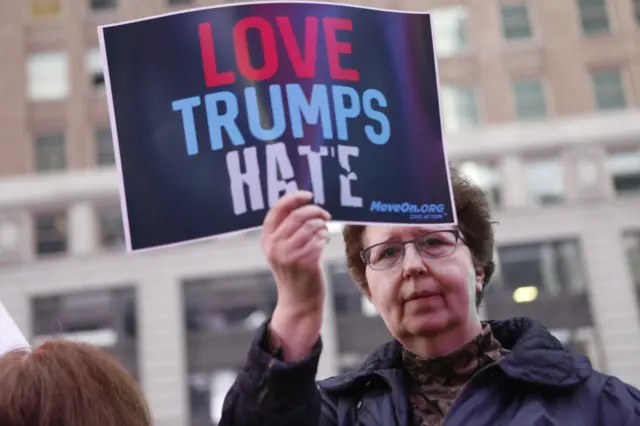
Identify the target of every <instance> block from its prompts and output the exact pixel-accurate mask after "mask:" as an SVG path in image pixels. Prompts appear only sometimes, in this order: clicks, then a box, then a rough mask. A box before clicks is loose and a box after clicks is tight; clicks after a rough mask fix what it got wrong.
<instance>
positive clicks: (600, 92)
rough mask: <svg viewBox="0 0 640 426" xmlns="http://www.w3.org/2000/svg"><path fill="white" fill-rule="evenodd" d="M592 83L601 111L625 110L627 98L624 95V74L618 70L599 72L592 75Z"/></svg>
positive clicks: (597, 105)
mask: <svg viewBox="0 0 640 426" xmlns="http://www.w3.org/2000/svg"><path fill="white" fill-rule="evenodd" d="M591 82H592V84H593V91H594V93H595V98H596V107H597V108H598V109H599V110H611V109H620V108H625V107H626V105H627V97H626V95H625V93H624V83H623V81H622V73H621V72H620V70H617V69H608V70H597V71H593V72H592V73H591Z"/></svg>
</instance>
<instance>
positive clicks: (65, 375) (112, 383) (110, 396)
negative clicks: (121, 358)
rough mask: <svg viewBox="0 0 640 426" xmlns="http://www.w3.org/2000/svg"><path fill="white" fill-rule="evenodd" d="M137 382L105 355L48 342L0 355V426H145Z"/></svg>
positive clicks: (147, 423) (70, 344)
mask: <svg viewBox="0 0 640 426" xmlns="http://www.w3.org/2000/svg"><path fill="white" fill-rule="evenodd" d="M151 424H152V420H151V414H150V412H149V408H148V406H147V402H146V400H145V398H144V396H143V394H142V392H141V391H140V389H139V387H138V385H137V384H136V383H135V381H134V380H133V379H132V378H131V376H130V375H129V374H128V373H127V371H126V370H125V369H124V368H123V367H121V366H120V364H118V362H117V361H116V360H115V359H113V358H112V357H111V356H110V355H108V354H107V353H105V352H103V351H102V350H100V349H98V348H95V347H92V346H90V345H87V344H84V343H77V342H71V341H67V340H51V341H48V342H46V343H43V344H42V345H40V346H38V347H36V348H34V349H33V351H29V350H25V349H19V350H14V351H11V352H8V353H6V354H4V355H3V356H1V357H0V425H2V426H87V425H91V426H151Z"/></svg>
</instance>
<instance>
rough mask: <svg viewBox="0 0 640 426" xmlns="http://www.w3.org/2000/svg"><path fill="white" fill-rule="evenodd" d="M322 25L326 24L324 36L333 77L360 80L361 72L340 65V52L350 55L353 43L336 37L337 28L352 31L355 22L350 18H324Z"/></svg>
mask: <svg viewBox="0 0 640 426" xmlns="http://www.w3.org/2000/svg"><path fill="white" fill-rule="evenodd" d="M322 25H323V26H324V37H325V40H326V42H327V55H328V59H329V71H330V72H331V77H332V78H335V79H336V80H346V81H359V80H360V73H359V72H358V71H357V70H353V69H344V68H341V67H340V54H341V53H342V54H345V55H350V54H351V44H350V43H345V42H339V41H338V40H337V39H336V31H337V30H348V31H351V30H352V29H353V23H352V22H351V20H350V19H342V18H323V19H322Z"/></svg>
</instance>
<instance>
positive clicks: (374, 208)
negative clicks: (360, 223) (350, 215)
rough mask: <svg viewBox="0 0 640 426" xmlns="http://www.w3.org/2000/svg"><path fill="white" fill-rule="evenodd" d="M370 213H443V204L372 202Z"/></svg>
mask: <svg viewBox="0 0 640 426" xmlns="http://www.w3.org/2000/svg"><path fill="white" fill-rule="evenodd" d="M369 211H370V212H375V213H444V204H422V205H418V204H411V203H384V202H382V201H372V202H371V205H370V206H369Z"/></svg>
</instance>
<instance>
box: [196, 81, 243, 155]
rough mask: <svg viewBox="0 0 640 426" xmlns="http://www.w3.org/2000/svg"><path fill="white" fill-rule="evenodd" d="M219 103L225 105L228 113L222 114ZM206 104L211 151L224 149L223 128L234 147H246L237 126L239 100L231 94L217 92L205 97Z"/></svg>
mask: <svg viewBox="0 0 640 426" xmlns="http://www.w3.org/2000/svg"><path fill="white" fill-rule="evenodd" d="M218 102H224V103H225V109H226V113H224V114H222V115H221V114H220V110H219V109H218ZM204 103H205V106H206V109H207V124H208V126H209V138H210V139H211V149H212V150H214V151H217V150H220V149H222V128H225V129H226V131H227V134H228V135H229V138H230V139H231V143H232V144H233V145H234V146H240V145H244V138H243V137H242V134H241V133H240V130H239V129H238V125H237V124H236V118H237V117H238V100H237V99H236V97H235V95H234V94H233V93H231V92H216V93H210V94H208V95H205V97H204Z"/></svg>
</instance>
